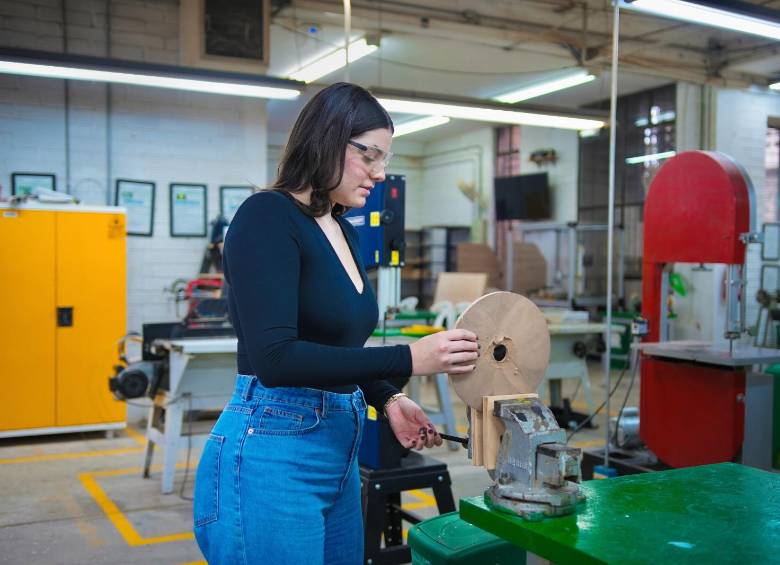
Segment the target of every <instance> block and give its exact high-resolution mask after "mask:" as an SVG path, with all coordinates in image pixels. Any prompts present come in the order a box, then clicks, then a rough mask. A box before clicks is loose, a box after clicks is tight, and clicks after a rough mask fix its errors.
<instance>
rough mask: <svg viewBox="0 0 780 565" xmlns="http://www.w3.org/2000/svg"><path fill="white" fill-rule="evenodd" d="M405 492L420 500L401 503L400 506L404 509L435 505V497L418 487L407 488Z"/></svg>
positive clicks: (417, 508)
mask: <svg viewBox="0 0 780 565" xmlns="http://www.w3.org/2000/svg"><path fill="white" fill-rule="evenodd" d="M405 492H407V493H409V494H411V495H412V496H413V497H414V498H416V499H417V500H419V501H420V502H407V503H406V504H402V505H401V508H403V509H404V510H419V509H420V508H430V507H432V506H436V498H434V497H433V496H431V495H430V494H428V493H426V492H423V491H421V490H420V489H414V490H407V491H405Z"/></svg>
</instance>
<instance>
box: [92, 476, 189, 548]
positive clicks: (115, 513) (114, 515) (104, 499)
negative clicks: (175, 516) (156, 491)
mask: <svg viewBox="0 0 780 565" xmlns="http://www.w3.org/2000/svg"><path fill="white" fill-rule="evenodd" d="M176 467H177V468H183V467H186V464H185V463H179V464H177V465H176ZM195 467H196V466H195V465H190V468H191V469H194V468H195ZM160 469H162V466H161V465H155V466H152V470H153V471H159V470H160ZM142 471H143V469H142V468H141V467H130V468H127V469H106V470H104V471H91V472H87V473H81V474H79V480H80V481H81V484H82V485H84V488H85V489H86V490H87V492H88V493H89V494H91V495H92V498H94V499H95V502H96V503H97V505H98V506H99V507H100V509H101V510H102V511H103V513H104V514H105V515H106V517H107V518H108V519H109V521H110V522H111V523H112V524H113V525H114V527H115V528H116V529H117V531H118V532H119V533H120V535H121V536H122V537H123V538H124V540H125V542H126V543H127V545H130V546H139V545H150V544H153V543H167V542H172V541H182V540H191V539H194V537H195V536H194V535H193V533H192V532H182V533H178V534H170V535H167V536H155V537H150V538H145V537H143V536H141V534H139V533H138V531H137V530H136V529H135V527H134V526H133V524H132V523H131V522H130V520H128V519H127V516H125V515H124V513H123V512H122V511H121V510H120V509H119V507H118V506H117V505H116V504H114V501H112V500H111V499H110V498H109V496H108V495H107V494H106V492H105V491H104V490H103V488H102V487H101V486H100V485H99V484H98V483H97V481H96V480H95V477H116V476H119V475H130V474H133V473H139V474H140V473H141V472H142Z"/></svg>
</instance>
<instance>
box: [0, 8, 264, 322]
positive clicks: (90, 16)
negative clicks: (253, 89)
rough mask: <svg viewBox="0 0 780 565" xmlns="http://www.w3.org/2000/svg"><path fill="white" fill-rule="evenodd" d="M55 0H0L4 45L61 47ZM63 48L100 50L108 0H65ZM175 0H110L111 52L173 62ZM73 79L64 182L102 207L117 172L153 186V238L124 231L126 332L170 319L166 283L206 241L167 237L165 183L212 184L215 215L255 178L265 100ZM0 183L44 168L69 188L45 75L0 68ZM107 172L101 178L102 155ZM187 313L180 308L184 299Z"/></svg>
mask: <svg viewBox="0 0 780 565" xmlns="http://www.w3.org/2000/svg"><path fill="white" fill-rule="evenodd" d="M60 6H61V5H60V2H59V0H54V1H44V0H35V1H28V2H17V1H12V0H0V44H2V45H5V46H14V47H24V48H32V49H41V50H51V51H60V50H61V49H62V45H63V41H62V20H61V8H60ZM67 6H68V12H67V18H68V47H69V51H71V52H73V53H80V54H89V55H98V56H104V55H105V54H106V53H107V49H106V44H105V36H106V34H105V28H104V25H105V19H106V18H105V3H104V2H102V1H97V0H69V1H68V3H67ZM178 10H179V7H178V2H177V1H175V0H155V1H146V2H142V1H132V0H128V1H123V2H118V1H114V2H112V4H111V14H112V18H111V20H112V25H111V27H112V33H111V36H112V44H111V49H110V52H111V54H112V55H113V56H114V57H117V58H130V59H137V60H144V61H150V62H157V63H171V64H176V63H177V62H178ZM111 90H112V92H113V95H112V112H111V120H110V144H109V143H107V139H108V138H109V121H108V116H107V113H106V91H107V87H106V86H105V85H101V84H92V83H84V82H71V83H70V119H69V124H70V131H69V135H68V141H69V146H70V161H69V162H70V175H71V178H70V183H69V185H70V186H69V189H70V191H71V192H72V193H74V194H76V195H78V196H79V197H80V198H81V199H82V200H83V201H84V202H85V203H91V204H101V205H102V204H106V203H107V202H109V200H108V198H109V195H110V198H113V192H114V181H115V179H117V178H131V179H139V180H149V181H153V182H155V183H156V185H157V186H156V202H155V218H154V236H153V237H151V238H146V237H129V238H128V244H127V248H128V277H127V279H128V281H127V282H128V329H129V330H139V329H140V327H141V324H142V323H144V322H153V321H172V320H175V319H177V314H176V312H175V307H174V304H173V302H172V301H171V295H168V294H165V293H164V292H163V289H164V288H166V287H169V286H170V285H171V283H172V282H173V281H174V280H176V279H180V278H183V279H189V278H192V277H194V276H195V275H196V274H197V271H198V267H199V265H200V261H201V257H202V255H203V252H204V250H205V246H206V238H186V239H185V238H171V237H170V235H169V233H170V227H169V206H168V202H169V188H168V184H169V183H170V182H192V183H201V184H206V185H207V187H208V218H209V220H211V219H213V218H214V217H215V216H216V214H217V213H218V211H219V201H218V199H219V188H218V187H219V185H222V184H232V185H235V184H249V183H254V184H257V185H263V184H264V182H265V179H266V146H267V136H266V110H265V102H263V101H260V100H256V99H245V98H238V97H228V96H218V95H207V94H198V93H187V92H180V91H173V90H163V89H153V88H142V87H130V86H113V87H112V88H111ZM0 147H2V148H3V150H2V151H0V184H2V185H3V188H4V194H8V192H10V177H11V173H12V172H14V171H37V172H51V173H55V174H56V175H57V184H58V187H60V188H64V187H65V171H66V149H65V148H66V142H65V87H64V82H63V81H60V80H53V79H40V78H29V77H15V76H8V75H0ZM109 147H110V157H111V174H110V177H111V178H110V180H109V181H108V182H107V176H108V171H107V162H108V159H107V151H108V150H109ZM182 312H183V307H182Z"/></svg>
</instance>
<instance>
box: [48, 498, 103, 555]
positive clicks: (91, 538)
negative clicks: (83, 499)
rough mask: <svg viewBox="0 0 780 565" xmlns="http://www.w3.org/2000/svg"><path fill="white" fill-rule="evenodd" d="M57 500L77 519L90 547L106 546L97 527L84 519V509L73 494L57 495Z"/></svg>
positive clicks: (77, 523)
mask: <svg viewBox="0 0 780 565" xmlns="http://www.w3.org/2000/svg"><path fill="white" fill-rule="evenodd" d="M55 500H58V501H60V502H61V503H62V504H63V506H65V508H66V509H67V510H68V512H69V513H70V514H72V515H73V516H75V517H76V526H77V527H78V529H79V531H80V532H81V535H83V536H84V537H85V538H87V541H88V542H89V545H90V547H101V546H103V545H105V544H106V542H105V540H104V539H103V538H101V537H100V534H99V533H98V531H97V528H96V527H95V525H94V524H92V523H90V522H89V521H87V520H85V519H84V515H85V514H86V513H85V512H84V508H83V507H82V506H81V504H79V502H78V500H76V497H75V496H73V494H71V493H65V494H62V495H57V496H56V497H55Z"/></svg>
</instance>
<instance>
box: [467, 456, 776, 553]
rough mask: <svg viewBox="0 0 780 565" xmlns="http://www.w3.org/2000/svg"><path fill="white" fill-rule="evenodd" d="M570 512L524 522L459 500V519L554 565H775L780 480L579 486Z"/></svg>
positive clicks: (714, 469)
mask: <svg viewBox="0 0 780 565" xmlns="http://www.w3.org/2000/svg"><path fill="white" fill-rule="evenodd" d="M582 488H583V490H584V492H585V496H586V497H587V498H586V501H585V502H583V503H581V504H580V506H579V508H578V510H577V513H576V514H571V515H569V516H564V517H560V518H548V519H546V520H543V521H541V522H528V521H525V520H523V519H522V518H519V517H517V516H513V515H510V514H506V513H503V512H498V511H495V510H491V509H489V508H488V507H487V506H486V505H485V503H484V501H483V499H482V497H475V498H464V499H461V501H460V516H461V518H462V519H463V520H465V521H467V522H471V523H472V524H474V525H476V526H479V527H480V528H482V529H484V530H487V531H488V532H491V533H493V534H495V535H497V536H499V537H502V538H504V539H506V540H508V541H510V542H512V543H514V544H515V545H518V546H520V547H523V548H525V549H526V550H528V551H530V552H532V553H535V554H537V555H539V556H540V557H543V558H545V559H549V560H551V561H553V562H554V563H557V564H559V565H566V564H567V563H573V564H574V563H576V564H578V565H579V564H586V563H620V564H624V563H648V564H653V565H657V564H658V565H671V564H675V565H676V564H678V563H740V564H741V563H750V564H755V563H780V475H778V474H774V473H769V472H766V471H760V470H758V469H754V468H752V467H745V466H742V465H736V464H734V463H719V464H717V465H703V466H701V467H689V468H686V469H674V470H671V471H660V472H656V473H644V474H640V475H628V476H624V477H618V478H615V479H605V480H594V481H586V482H585V483H583V484H582Z"/></svg>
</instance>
